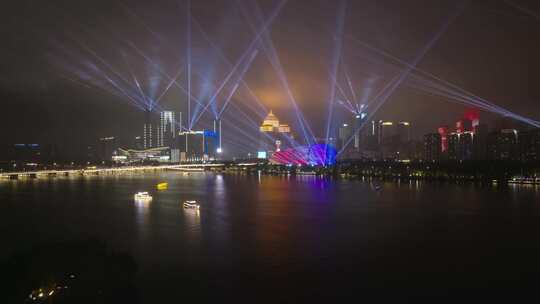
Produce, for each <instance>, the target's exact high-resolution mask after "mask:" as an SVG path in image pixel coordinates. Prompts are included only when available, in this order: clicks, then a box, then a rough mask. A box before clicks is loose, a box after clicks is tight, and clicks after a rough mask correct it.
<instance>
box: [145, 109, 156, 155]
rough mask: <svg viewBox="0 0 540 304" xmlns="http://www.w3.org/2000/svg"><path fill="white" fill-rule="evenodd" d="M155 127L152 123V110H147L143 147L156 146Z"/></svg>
mask: <svg viewBox="0 0 540 304" xmlns="http://www.w3.org/2000/svg"><path fill="white" fill-rule="evenodd" d="M154 132H155V128H154V126H153V125H152V112H151V111H145V112H144V125H143V138H142V139H143V148H144V149H149V148H152V147H154V144H156V142H155V138H154V137H155V136H154Z"/></svg>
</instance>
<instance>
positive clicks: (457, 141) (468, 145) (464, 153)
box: [448, 131, 474, 160]
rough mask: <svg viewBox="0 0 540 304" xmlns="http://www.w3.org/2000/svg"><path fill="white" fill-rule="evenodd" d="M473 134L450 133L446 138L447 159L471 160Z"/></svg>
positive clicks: (469, 132)
mask: <svg viewBox="0 0 540 304" xmlns="http://www.w3.org/2000/svg"><path fill="white" fill-rule="evenodd" d="M473 143H474V133H473V132H471V131H465V132H462V133H458V132H454V133H450V136H449V137H448V159H452V160H470V159H472V158H473V150H474V147H473Z"/></svg>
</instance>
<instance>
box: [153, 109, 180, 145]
mask: <svg viewBox="0 0 540 304" xmlns="http://www.w3.org/2000/svg"><path fill="white" fill-rule="evenodd" d="M176 118H177V117H176V113H174V112H172V111H163V112H161V113H160V115H159V128H158V130H157V131H158V132H157V146H158V147H172V146H173V145H175V139H176V134H177V133H178V131H179V128H178V126H179V124H178V123H177V120H176Z"/></svg>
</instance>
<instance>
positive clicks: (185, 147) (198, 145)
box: [178, 130, 218, 162]
mask: <svg viewBox="0 0 540 304" xmlns="http://www.w3.org/2000/svg"><path fill="white" fill-rule="evenodd" d="M217 144H218V136H217V134H216V133H215V132H214V131H210V130H203V131H184V132H180V133H178V146H179V150H180V151H179V152H180V161H182V162H184V161H205V160H212V159H215V156H216V154H215V153H216V150H217Z"/></svg>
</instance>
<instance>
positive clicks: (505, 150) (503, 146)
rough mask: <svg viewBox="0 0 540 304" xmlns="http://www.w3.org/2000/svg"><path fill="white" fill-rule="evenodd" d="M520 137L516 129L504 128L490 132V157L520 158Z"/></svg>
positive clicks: (502, 158) (501, 158) (494, 158)
mask: <svg viewBox="0 0 540 304" xmlns="http://www.w3.org/2000/svg"><path fill="white" fill-rule="evenodd" d="M519 154H520V153H519V137H518V131H517V130H516V129H502V130H500V131H494V132H491V133H489V136H488V158H489V159H492V160H519V158H520V155H519Z"/></svg>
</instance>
